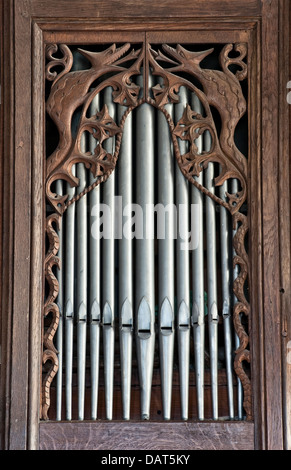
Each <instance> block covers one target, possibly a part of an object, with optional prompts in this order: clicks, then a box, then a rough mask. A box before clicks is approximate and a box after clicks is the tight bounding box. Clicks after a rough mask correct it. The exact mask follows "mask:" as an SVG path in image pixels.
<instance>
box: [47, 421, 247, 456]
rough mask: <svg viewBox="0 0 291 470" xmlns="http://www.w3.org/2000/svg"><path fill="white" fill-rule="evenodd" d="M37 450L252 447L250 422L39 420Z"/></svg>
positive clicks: (230, 448)
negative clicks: (55, 421) (80, 421)
mask: <svg viewBox="0 0 291 470" xmlns="http://www.w3.org/2000/svg"><path fill="white" fill-rule="evenodd" d="M40 449H41V450H70V449H74V450H173V451H175V450H181V449H183V450H215V449H219V450H253V449H254V427H253V424H251V423H235V422H232V423H230V422H228V423H211V424H210V423H141V422H136V423H130V424H129V423H126V422H119V423H118V422H114V423H113V422H112V423H100V422H99V423H98V422H96V423H78V422H73V423H42V424H41V425H40Z"/></svg>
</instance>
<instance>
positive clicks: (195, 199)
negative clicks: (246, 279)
mask: <svg viewBox="0 0 291 470" xmlns="http://www.w3.org/2000/svg"><path fill="white" fill-rule="evenodd" d="M191 101H192V109H193V110H194V111H195V112H198V113H199V114H202V106H201V103H200V101H199V99H198V97H197V96H196V95H194V94H192V100H191ZM195 144H196V145H197V147H198V152H199V153H202V151H203V137H202V136H200V137H199V138H198V139H197V140H196V142H195ZM196 181H197V182H198V183H199V184H201V185H203V172H201V173H200V175H199V177H196ZM191 201H192V204H195V207H196V211H195V230H197V247H196V249H194V250H193V251H192V289H193V305H192V326H193V338H194V355H195V372H196V388H197V406H198V418H199V420H203V419H204V361H205V322H204V318H205V312H204V238H203V235H204V227H203V219H204V215H203V207H204V197H203V194H202V192H201V191H200V190H199V189H198V188H196V187H195V186H192V187H191Z"/></svg>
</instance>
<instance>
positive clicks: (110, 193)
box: [102, 87, 116, 420]
mask: <svg viewBox="0 0 291 470" xmlns="http://www.w3.org/2000/svg"><path fill="white" fill-rule="evenodd" d="M104 103H106V105H107V107H108V111H109V114H110V116H111V117H112V118H113V119H116V110H115V104H114V103H113V100H112V88H111V87H108V88H106V90H105V91H104ZM104 148H105V149H106V150H107V151H108V152H109V153H111V154H112V153H113V152H114V143H113V139H107V140H106V141H105V142H104ZM102 190H103V202H104V204H106V205H107V206H109V207H110V208H111V221H110V222H111V224H110V225H111V237H108V238H103V239H102V245H103V246H102V255H103V264H102V298H103V310H102V314H103V318H102V322H103V356H104V382H105V384H104V385H105V409H106V419H108V420H112V416H113V382H114V338H115V334H114V333H115V332H114V326H115V318H114V313H115V258H114V257H115V240H114V213H115V207H114V194H115V172H113V173H112V174H111V175H110V177H109V178H108V180H107V181H106V182H105V183H104V184H103V186H102Z"/></svg>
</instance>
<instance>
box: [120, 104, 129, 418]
mask: <svg viewBox="0 0 291 470" xmlns="http://www.w3.org/2000/svg"><path fill="white" fill-rule="evenodd" d="M125 111H126V108H125V107H124V106H119V107H118V117H119V119H120V118H121V117H122V115H123V113H124V112H125ZM117 173H118V188H119V194H120V195H121V196H122V207H121V209H122V214H123V211H124V210H125V208H126V207H130V205H131V204H132V180H133V174H132V114H129V116H127V119H126V122H125V126H124V130H123V136H122V145H121V148H120V155H119V162H118V168H117ZM132 263H133V259H132V240H131V238H129V237H126V236H125V235H124V234H121V239H120V241H119V344H120V367H121V389H122V416H123V419H124V420H129V419H130V401H131V400H130V398H131V373H132V371H131V369H132V342H133V265H132Z"/></svg>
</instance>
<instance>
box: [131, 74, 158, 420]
mask: <svg viewBox="0 0 291 470" xmlns="http://www.w3.org/2000/svg"><path fill="white" fill-rule="evenodd" d="M139 84H141V83H139ZM136 191H137V194H136V200H137V201H136V202H137V204H139V205H140V206H141V207H142V209H143V212H144V214H145V213H146V205H150V206H151V207H153V205H154V110H153V107H152V106H150V105H149V104H147V103H144V104H142V105H141V106H139V108H138V109H137V110H136ZM143 228H144V237H143V239H137V240H136V271H135V273H136V278H135V280H136V287H135V291H136V299H135V300H136V308H137V315H136V352H137V361H138V370H139V382H140V400H141V417H142V419H145V420H146V419H149V417H150V401H151V385H152V375H153V365H154V351H155V259H154V217H153V213H152V211H149V212H148V214H147V216H146V218H145V220H144V227H143Z"/></svg>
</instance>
